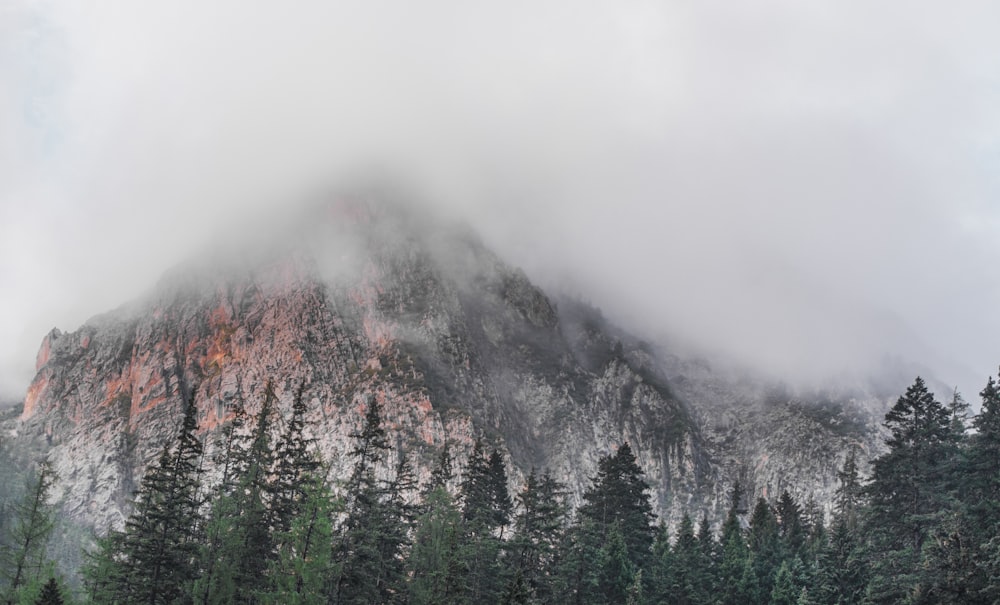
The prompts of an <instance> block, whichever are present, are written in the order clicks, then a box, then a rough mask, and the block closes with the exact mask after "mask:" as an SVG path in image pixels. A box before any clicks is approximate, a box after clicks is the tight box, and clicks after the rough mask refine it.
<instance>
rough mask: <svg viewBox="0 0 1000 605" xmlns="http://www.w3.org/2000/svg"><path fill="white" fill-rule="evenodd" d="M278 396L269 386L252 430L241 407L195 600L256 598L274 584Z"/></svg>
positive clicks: (204, 603) (208, 602)
mask: <svg viewBox="0 0 1000 605" xmlns="http://www.w3.org/2000/svg"><path fill="white" fill-rule="evenodd" d="M276 402H277V397H276V396H275V393H274V390H273V387H272V385H271V383H268V384H267V385H266V386H265V389H264V398H263V401H262V403H261V407H260V411H259V412H258V413H257V416H256V418H254V419H253V424H252V425H251V426H250V427H249V430H245V429H244V427H246V425H247V424H248V420H249V419H248V418H246V417H245V416H244V415H243V411H242V406H240V408H238V409H237V418H236V425H235V426H234V427H232V429H231V430H232V434H231V435H230V437H229V439H228V442H227V449H228V456H227V460H226V462H225V473H224V477H223V481H222V483H221V484H220V485H219V487H218V489H217V491H216V496H215V499H214V501H213V502H212V506H211V511H210V514H209V519H208V522H207V532H206V533H207V535H208V537H209V538H208V540H207V541H205V543H204V544H203V546H202V551H201V556H200V560H201V561H202V564H203V566H204V573H203V574H202V577H201V578H200V579H199V581H198V582H196V583H195V587H194V590H193V594H194V596H195V601H196V602H197V603H201V604H202V605H212V604H217V603H230V602H239V603H255V602H258V601H259V599H260V596H261V595H262V594H264V593H265V592H266V591H267V590H268V588H269V582H270V580H269V577H268V573H269V570H270V567H271V565H272V563H273V561H274V559H275V557H276V554H277V550H276V545H275V543H274V537H275V533H274V531H273V530H274V529H275V528H274V527H273V524H272V521H273V520H274V516H273V515H272V510H271V506H270V505H271V503H272V501H273V499H274V493H275V487H276V486H275V483H274V475H273V469H274V466H275V454H274V447H273V445H272V443H271V432H272V430H273V424H274V416H275V404H276Z"/></svg>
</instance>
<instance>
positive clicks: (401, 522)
mask: <svg viewBox="0 0 1000 605" xmlns="http://www.w3.org/2000/svg"><path fill="white" fill-rule="evenodd" d="M352 437H353V438H354V442H355V445H354V449H353V450H352V451H351V455H352V456H353V457H354V460H355V462H354V470H353V471H352V473H351V476H350V478H349V479H348V482H347V485H346V486H345V487H346V499H347V515H346V518H345V519H344V522H343V524H342V526H341V528H340V536H339V538H338V539H337V545H336V550H335V555H336V557H337V559H338V560H339V561H340V564H341V568H340V572H339V574H338V576H337V577H336V578H335V579H334V587H333V589H332V594H333V600H334V602H336V603H358V604H361V603H392V602H396V601H400V600H402V599H403V598H404V596H405V586H404V580H405V579H404V577H403V564H402V558H403V555H404V552H403V551H404V548H405V547H406V535H407V527H406V523H407V520H406V519H404V518H402V517H401V514H402V513H401V509H400V508H399V507H398V506H396V504H395V503H396V502H397V501H398V498H399V495H398V494H397V493H396V492H397V491H398V489H399V488H400V485H401V484H402V483H404V482H405V483H409V482H410V480H409V479H408V478H404V477H401V476H400V475H401V472H402V473H403V474H405V473H408V471H407V470H406V467H405V465H403V466H402V467H401V468H397V472H396V476H395V478H394V479H393V480H389V481H386V480H383V479H379V478H378V473H379V471H380V469H381V470H382V471H383V472H384V470H385V467H386V465H387V464H388V456H389V453H390V451H391V447H390V445H389V440H388V437H387V435H386V431H385V428H384V427H383V426H382V415H381V409H380V406H379V405H378V401H376V400H374V399H372V400H371V401H370V402H369V403H368V406H367V409H366V411H365V418H364V424H363V426H362V429H361V431H359V432H357V433H354V434H353V435H352ZM401 455H402V454H401Z"/></svg>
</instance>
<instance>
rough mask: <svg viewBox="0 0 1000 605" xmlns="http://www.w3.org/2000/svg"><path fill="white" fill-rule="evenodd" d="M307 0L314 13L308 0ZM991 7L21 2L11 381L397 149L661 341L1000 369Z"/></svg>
mask: <svg viewBox="0 0 1000 605" xmlns="http://www.w3.org/2000/svg"><path fill="white" fill-rule="evenodd" d="M292 7H294V8H292ZM998 23H1000V4H998V3H996V2H992V1H983V2H963V1H955V0H953V1H950V2H946V3H942V2H930V1H923V0H919V1H914V0H907V1H903V0H898V1H895V0H894V1H883V2H878V1H872V0H864V1H861V0H859V1H851V0H847V1H845V0H837V1H832V0H828V1H826V2H821V1H813V0H785V1H782V0H763V1H760V2H721V1H712V0H708V1H705V0H699V1H697V2H695V1H690V0H664V1H661V2H628V1H621V0H618V1H607V2H604V1H594V2H580V1H572V2H570V1H567V2H544V1H541V2H540V1H537V0H534V1H531V2H528V1H520V0H505V1H504V2H495V3H485V2H468V1H466V2H443V1H435V0H430V1H424V2H404V1H400V2H391V1H387V0H365V1H358V2H315V3H312V4H310V3H307V2H294V3H288V2H273V3H262V2H256V3H255V2H247V1H240V2H236V1H233V2H224V1H217V2H189V1H174V2H137V1H135V0H127V1H124V0H123V1H114V0H104V1H102V2H97V3H94V2H57V1H51V2H48V1H44V0H38V1H26V0H0V393H4V394H5V395H8V396H10V395H13V396H21V395H22V394H23V391H24V389H25V388H26V386H27V384H28V382H29V381H30V379H31V377H32V375H33V369H34V355H35V352H36V350H37V347H38V345H39V343H40V341H41V338H42V336H43V335H44V334H45V333H46V332H47V331H48V330H49V329H50V328H52V327H53V326H58V327H59V328H61V329H64V330H74V329H76V328H77V327H79V325H80V324H81V323H83V322H84V321H85V320H86V319H87V318H88V317H90V316H92V315H94V314H96V313H99V312H102V311H105V310H108V309H110V308H113V307H115V306H118V305H119V304H121V303H123V302H125V301H127V300H128V299H130V298H134V297H136V296H139V295H141V294H142V293H143V292H144V291H147V290H148V289H149V288H150V287H151V286H152V285H153V284H154V283H155V282H156V280H157V279H158V278H159V276H160V275H161V274H162V273H163V271H165V270H166V269H167V268H169V267H170V266H171V265H173V264H175V263H176V262H178V261H180V260H182V259H184V258H186V257H188V256H190V254H192V251H194V250H197V249H199V248H200V247H202V246H203V245H204V244H205V243H206V242H208V241H209V240H210V239H211V238H213V237H216V234H218V233H219V232H220V230H225V229H226V228H227V226H229V225H232V224H234V219H235V217H240V216H246V215H253V214H255V213H257V212H260V211H261V210H273V209H274V208H282V207H286V206H287V207H288V208H289V209H290V211H291V209H292V208H293V205H294V201H295V200H297V199H300V198H301V197H302V196H303V195H304V192H307V191H310V190H311V189H312V188H314V187H316V186H319V185H321V184H329V183H335V182H336V181H337V179H340V178H344V175H349V174H353V171H356V170H364V169H369V168H371V167H373V166H375V167H379V168H380V169H384V170H387V171H389V172H392V173H393V174H397V175H401V176H403V177H404V178H406V179H408V180H409V182H412V183H413V184H414V186H415V187H417V188H419V189H420V193H421V195H423V196H424V197H429V198H432V199H435V200H437V201H438V202H439V203H440V204H441V205H442V206H443V207H446V208H449V209H450V210H451V211H453V212H454V213H455V215H456V216H460V217H464V218H466V219H467V220H469V221H470V222H471V223H472V224H473V225H474V226H476V227H477V228H478V229H479V230H480V231H481V232H482V233H483V235H484V237H485V238H486V240H487V241H488V242H490V243H491V244H493V245H494V246H495V247H496V248H497V249H498V250H499V252H500V253H501V254H503V255H504V256H505V257H507V258H508V259H509V260H510V261H512V262H514V263H516V264H519V265H521V266H523V267H524V268H525V269H526V270H527V271H528V272H529V274H530V275H532V276H533V277H535V278H536V279H538V280H540V281H541V282H543V283H545V284H548V285H553V286H559V287H564V288H568V289H570V290H572V291H574V292H577V293H579V294H581V295H583V296H585V297H587V298H589V299H590V300H591V301H593V302H594V303H595V304H598V305H599V306H601V307H602V308H603V309H605V311H606V314H608V315H610V316H612V317H613V318H615V319H617V320H618V321H620V322H621V323H623V324H625V325H626V326H628V327H630V328H632V329H633V330H636V331H641V332H644V333H648V334H650V335H653V336H659V335H661V334H664V333H670V334H672V335H674V337H675V338H676V339H677V340H678V341H687V342H690V343H694V344H696V345H699V346H703V347H706V348H710V349H720V350H723V351H726V352H728V353H729V354H732V355H735V356H737V357H738V358H740V359H743V360H745V361H748V362H750V363H753V364H755V365H757V366H759V367H761V368H762V369H764V370H767V371H769V372H772V373H776V374H782V375H787V376H789V377H804V378H810V379H815V378H822V377H824V376H828V375H834V374H836V373H838V372H840V371H842V370H843V369H845V368H854V369H859V368H860V369H864V368H866V367H869V366H874V365H875V364H877V362H878V360H879V359H881V358H882V356H884V355H886V354H889V355H899V356H901V357H902V358H905V359H908V360H910V361H913V362H915V363H918V364H921V365H924V366H926V367H927V368H929V369H930V370H931V371H933V372H934V373H935V374H937V375H938V376H937V377H938V378H940V379H941V380H944V381H945V382H947V383H955V384H959V386H960V387H961V388H962V389H963V391H965V393H966V395H967V396H968V398H971V399H974V398H975V393H976V392H978V390H979V389H980V388H981V386H982V384H983V383H984V382H985V377H986V375H987V374H989V373H991V372H995V371H996V368H997V364H1000V345H998V343H1000V338H998V337H1000V280H998V279H997V277H998V275H1000V273H998V269H1000V262H998V261H1000V170H998V164H1000V138H998V137H1000V36H997V35H996V27H997V24H998Z"/></svg>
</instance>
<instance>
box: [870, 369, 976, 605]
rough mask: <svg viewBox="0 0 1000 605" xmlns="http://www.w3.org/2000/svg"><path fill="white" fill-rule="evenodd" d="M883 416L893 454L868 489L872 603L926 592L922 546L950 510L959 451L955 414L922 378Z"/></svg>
mask: <svg viewBox="0 0 1000 605" xmlns="http://www.w3.org/2000/svg"><path fill="white" fill-rule="evenodd" d="M885 418H886V420H885V426H886V428H887V429H888V430H889V431H890V434H891V436H890V438H889V439H888V440H887V441H886V444H887V445H888V446H889V451H888V452H887V453H885V454H884V455H882V456H880V457H879V458H877V459H876V460H875V461H874V463H873V465H872V482H871V483H870V484H869V485H868V486H867V489H866V490H865V492H866V494H867V496H868V498H869V502H870V504H869V507H868V518H867V520H866V534H867V536H868V539H869V540H868V543H869V548H868V554H869V556H870V557H871V559H872V568H873V572H874V573H873V575H872V578H871V581H870V583H869V590H868V598H869V599H870V600H871V601H872V602H874V603H891V602H898V601H900V600H902V599H907V598H910V597H914V596H915V595H917V594H919V592H920V591H921V590H922V589H923V588H924V582H925V580H926V578H922V577H921V576H920V574H919V573H918V570H919V569H920V567H921V560H922V557H923V547H924V545H925V542H926V540H927V538H928V536H929V535H930V533H931V529H932V527H933V526H934V525H935V523H937V521H938V520H940V518H941V516H942V515H943V514H946V511H947V510H948V508H949V506H950V498H951V495H950V493H949V491H950V490H949V483H950V481H951V477H949V476H948V475H949V473H948V470H949V469H951V468H953V466H954V459H955V455H956V451H957V444H956V436H955V432H954V431H953V429H952V422H951V420H952V418H951V414H950V413H949V411H948V409H947V408H945V406H943V405H942V404H941V403H940V402H938V401H937V400H936V399H935V398H934V396H933V395H932V394H931V393H930V392H929V391H928V390H927V386H926V385H925V384H924V381H923V380H922V379H920V378H919V377H918V378H917V379H916V381H915V382H914V383H913V385H912V386H910V387H909V388H908V389H907V390H906V393H905V394H904V395H903V396H902V397H900V398H899V399H898V400H897V401H896V404H895V405H894V406H893V407H892V409H891V410H889V412H888V413H887V414H886V417H885Z"/></svg>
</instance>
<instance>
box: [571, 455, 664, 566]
mask: <svg viewBox="0 0 1000 605" xmlns="http://www.w3.org/2000/svg"><path fill="white" fill-rule="evenodd" d="M649 489H650V488H649V484H648V483H647V482H646V480H645V478H644V474H643V472H642V469H641V468H639V465H638V464H637V463H636V459H635V455H633V454H632V448H630V447H629V444H628V443H623V444H622V445H621V447H619V448H618V451H617V452H615V454H614V455H613V456H605V457H603V458H601V460H600V461H599V462H598V463H597V476H595V477H594V478H593V479H592V480H591V487H590V488H589V489H588V490H587V491H586V492H585V493H584V494H583V504H582V505H581V506H580V509H579V514H580V516H581V517H582V518H584V519H587V520H589V521H591V522H592V523H593V524H594V526H595V528H596V529H597V531H598V538H599V540H600V541H601V542H605V541H606V538H607V535H608V532H610V531H611V528H612V527H613V526H614V525H616V524H617V526H618V531H620V532H621V534H622V538H623V539H624V540H625V546H626V549H627V551H628V559H629V561H630V562H631V563H632V565H634V566H635V567H636V568H637V569H638V568H641V567H643V565H644V564H645V562H646V559H647V558H648V556H649V554H650V548H651V547H652V545H653V536H654V532H655V526H654V525H653V520H654V515H653V507H652V504H651V503H650V500H649Z"/></svg>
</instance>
